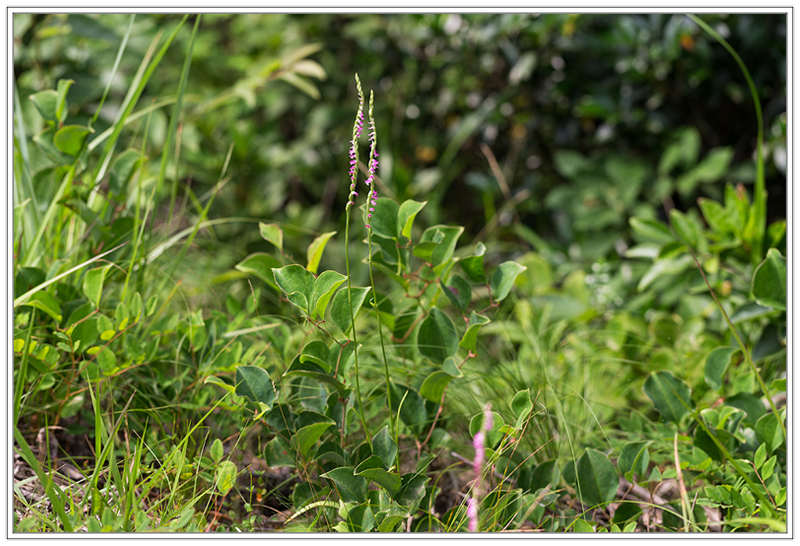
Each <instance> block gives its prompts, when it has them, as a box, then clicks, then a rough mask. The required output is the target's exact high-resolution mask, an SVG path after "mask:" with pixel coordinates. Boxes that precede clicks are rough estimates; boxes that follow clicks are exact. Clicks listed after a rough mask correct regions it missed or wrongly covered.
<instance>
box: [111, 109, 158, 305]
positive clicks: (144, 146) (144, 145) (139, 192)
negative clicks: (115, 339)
mask: <svg viewBox="0 0 800 546" xmlns="http://www.w3.org/2000/svg"><path fill="white" fill-rule="evenodd" d="M151 119H152V116H147V123H146V124H145V128H144V137H143V138H142V161H141V163H139V176H137V178H136V189H137V191H136V211H135V214H134V216H133V232H134V234H136V240H135V242H134V245H133V250H132V251H131V262H130V265H129V266H128V274H127V275H125V286H123V287H122V297H121V298H120V301H123V302H124V301H126V300H125V296H126V295H127V294H128V284H129V283H130V280H131V275H132V273H133V265H134V264H135V263H136V255H137V254H138V251H139V247H140V246H141V243H142V236H143V234H144V226H145V224H146V223H147V222H146V221H145V222H142V223H141V229H140V226H139V222H140V215H141V212H142V203H141V201H142V199H141V197H142V177H143V176H144V166H145V158H146V156H145V152H146V150H147V137H148V136H149V135H150V121H151ZM154 192H155V188H153V192H150V199H151V200H152V199H153V195H154ZM149 205H150V201H148V207H149ZM148 210H149V208H148ZM137 230H138V233H137Z"/></svg>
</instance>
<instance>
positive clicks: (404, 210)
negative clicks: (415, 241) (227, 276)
mask: <svg viewBox="0 0 800 546" xmlns="http://www.w3.org/2000/svg"><path fill="white" fill-rule="evenodd" d="M427 204H428V202H427V201H423V202H421V203H420V202H419V201H414V200H412V199H409V200H407V201H405V202H403V204H402V205H400V209H399V210H398V212H397V227H398V229H400V235H402V236H403V237H405V238H406V239H408V240H409V241H411V228H412V227H413V226H414V219H415V218H416V217H417V214H418V213H419V211H421V210H422V208H423V207H424V206H425V205H427Z"/></svg>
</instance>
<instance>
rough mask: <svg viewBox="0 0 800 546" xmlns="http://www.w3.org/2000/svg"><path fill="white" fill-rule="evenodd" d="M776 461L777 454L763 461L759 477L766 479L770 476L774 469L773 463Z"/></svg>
mask: <svg viewBox="0 0 800 546" xmlns="http://www.w3.org/2000/svg"><path fill="white" fill-rule="evenodd" d="M777 462H778V456H777V455H773V456H772V457H770V459H769V460H768V461H767V462H766V463H764V467H763V468H762V469H761V479H762V480H765V481H766V480H768V479H770V478H771V477H772V473H773V472H774V471H775V464H776V463H777Z"/></svg>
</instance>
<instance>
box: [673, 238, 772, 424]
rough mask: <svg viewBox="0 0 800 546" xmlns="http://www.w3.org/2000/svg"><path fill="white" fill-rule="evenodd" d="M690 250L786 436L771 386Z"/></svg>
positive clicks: (690, 250) (692, 252)
mask: <svg viewBox="0 0 800 546" xmlns="http://www.w3.org/2000/svg"><path fill="white" fill-rule="evenodd" d="M687 248H688V249H689V252H691V254H692V258H694V263H695V265H696V266H697V269H698V270H700V274H701V275H702V276H703V280H704V281H705V282H706V287H708V291H709V292H711V297H712V298H714V303H716V304H717V309H719V312H720V313H722V316H723V317H724V318H725V322H727V323H728V328H729V329H730V331H731V332H732V333H733V337H735V338H736V342H737V343H738V344H739V348H740V349H741V350H742V353H743V354H744V358H745V360H747V363H748V364H749V365H750V369H751V370H752V371H753V375H755V376H756V380H757V381H758V384H759V386H760V387H761V392H763V393H764V396H765V397H766V399H767V402H769V407H770V408H772V413H773V414H775V419H777V420H778V425H780V427H781V431H782V432H783V437H784V438H786V437H787V436H786V425H784V424H783V420H782V419H781V416H780V414H779V413H778V408H777V407H775V402H773V401H772V395H771V394H770V392H769V388H768V387H767V384H766V383H764V380H763V379H762V378H761V374H760V373H758V368H756V365H755V363H754V362H753V357H751V356H750V351H748V350H747V346H746V345H745V344H744V342H743V341H742V338H741V337H739V332H737V331H736V328H735V327H734V326H733V322H731V319H730V317H728V313H727V312H726V311H725V308H724V307H722V303H721V302H720V301H719V299H718V298H717V295H716V294H715V293H714V290H713V289H712V288H711V284H710V283H709V282H708V279H707V278H706V273H705V271H703V267H702V266H701V265H700V261H699V260H698V259H697V256H696V255H695V253H694V250H692V248H691V247H687Z"/></svg>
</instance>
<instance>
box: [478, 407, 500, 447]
mask: <svg viewBox="0 0 800 546" xmlns="http://www.w3.org/2000/svg"><path fill="white" fill-rule="evenodd" d="M483 419H484V413H483V412H480V413H478V414H476V415H474V416H473V417H472V419H471V420H470V422H469V433H470V434H471V435H472V437H473V438H474V437H475V435H476V434H477V433H478V432H479V431H480V430H481V429H482V428H483ZM504 425H505V421H503V418H502V417H501V416H500V414H499V413H497V412H494V411H493V412H492V430H490V431H489V432H488V433H487V434H486V447H494V446H496V445H497V444H498V443H499V442H500V440H502V439H503V436H504V433H503V431H502V428H503V426H504Z"/></svg>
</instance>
